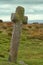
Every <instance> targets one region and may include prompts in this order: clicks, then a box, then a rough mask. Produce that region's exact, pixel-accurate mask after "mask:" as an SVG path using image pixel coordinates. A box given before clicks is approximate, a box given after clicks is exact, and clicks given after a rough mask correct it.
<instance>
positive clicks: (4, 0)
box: [0, 0, 43, 4]
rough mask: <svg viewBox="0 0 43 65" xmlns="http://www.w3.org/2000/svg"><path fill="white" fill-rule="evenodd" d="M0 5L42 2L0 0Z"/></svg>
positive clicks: (39, 1) (41, 1) (38, 0)
mask: <svg viewBox="0 0 43 65" xmlns="http://www.w3.org/2000/svg"><path fill="white" fill-rule="evenodd" d="M0 4H43V0H0Z"/></svg>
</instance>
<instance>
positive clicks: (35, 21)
mask: <svg viewBox="0 0 43 65" xmlns="http://www.w3.org/2000/svg"><path fill="white" fill-rule="evenodd" d="M28 23H43V20H29V21H28Z"/></svg>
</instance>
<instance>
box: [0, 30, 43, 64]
mask: <svg viewBox="0 0 43 65" xmlns="http://www.w3.org/2000/svg"><path fill="white" fill-rule="evenodd" d="M10 41H11V36H10V35H7V34H4V33H0V65H20V64H19V61H23V62H25V63H26V64H28V65H43V40H40V39H34V38H29V37H28V34H27V31H26V30H23V31H22V34H21V39H20V45H19V50H18V58H17V63H16V64H14V63H11V62H9V61H8V57H9V49H10Z"/></svg>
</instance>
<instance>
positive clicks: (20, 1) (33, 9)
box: [0, 0, 43, 21]
mask: <svg viewBox="0 0 43 65" xmlns="http://www.w3.org/2000/svg"><path fill="white" fill-rule="evenodd" d="M17 6H23V7H24V8H25V15H27V16H28V20H43V0H0V19H2V20H4V21H9V20H10V16H11V13H12V12H15V10H16V7H17Z"/></svg>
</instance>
